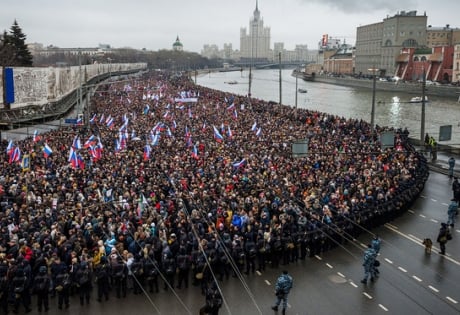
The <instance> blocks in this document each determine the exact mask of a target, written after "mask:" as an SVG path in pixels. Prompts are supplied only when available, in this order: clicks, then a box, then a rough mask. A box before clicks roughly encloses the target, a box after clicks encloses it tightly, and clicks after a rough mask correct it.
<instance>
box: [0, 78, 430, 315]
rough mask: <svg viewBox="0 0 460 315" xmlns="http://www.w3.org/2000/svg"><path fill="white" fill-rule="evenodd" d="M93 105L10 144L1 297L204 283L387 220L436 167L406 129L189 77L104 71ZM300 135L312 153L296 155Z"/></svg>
mask: <svg viewBox="0 0 460 315" xmlns="http://www.w3.org/2000/svg"><path fill="white" fill-rule="evenodd" d="M90 111H91V114H90V115H89V117H88V121H85V122H83V123H81V124H80V123H78V124H76V125H74V126H69V127H65V128H61V129H58V130H55V131H50V132H47V133H46V134H34V136H33V137H30V138H27V139H25V140H22V141H17V142H12V141H8V139H4V140H3V141H2V143H1V148H0V149H1V151H0V152H2V154H0V163H1V169H0V199H1V203H0V206H1V211H0V228H1V233H0V278H2V279H4V281H2V283H3V282H4V286H2V287H1V291H2V295H1V298H0V303H1V306H2V310H3V311H6V310H7V308H8V306H9V305H10V306H11V304H13V310H14V311H16V312H17V311H18V309H19V308H20V305H21V304H22V305H24V308H25V310H26V311H30V310H31V307H32V306H31V295H33V294H37V295H39V294H38V292H46V293H43V295H44V296H42V298H41V302H40V303H41V304H40V305H42V304H43V309H45V310H46V309H47V308H48V307H49V303H48V300H47V294H51V295H57V297H58V307H59V308H65V307H68V306H69V298H68V297H69V295H72V294H76V295H79V296H80V303H81V304H82V305H84V304H85V303H89V302H90V297H91V296H90V294H88V292H90V290H91V289H92V288H93V286H94V287H95V288H96V289H97V292H96V293H95V295H96V297H97V299H98V300H99V301H101V302H102V301H105V300H108V299H109V298H110V297H112V296H113V297H117V298H124V297H126V296H127V295H129V294H140V293H143V292H146V291H149V292H159V286H161V285H162V286H163V289H164V290H177V289H179V290H181V289H186V288H188V287H189V280H192V281H193V283H192V284H193V285H196V286H198V287H201V289H202V290H203V293H206V290H207V283H209V282H213V281H223V280H224V279H229V278H230V277H241V276H242V273H246V274H247V275H250V274H251V273H254V272H255V271H256V270H259V271H263V270H264V269H265V268H266V267H274V268H276V267H278V265H280V264H281V265H287V264H290V263H292V262H295V261H298V260H301V259H305V258H306V257H308V256H314V255H317V254H320V253H321V252H324V251H327V250H329V249H331V248H332V247H335V246H338V245H340V244H344V243H346V242H347V241H348V240H350V239H351V238H353V237H355V236H357V235H358V234H360V233H361V232H362V231H363V230H367V229H369V228H372V227H374V226H377V225H380V224H382V223H384V222H387V221H389V220H391V219H392V218H394V217H396V216H398V215H400V214H402V213H403V212H404V211H405V210H406V209H407V208H408V206H409V205H410V203H411V202H412V201H413V200H414V199H415V198H416V197H417V196H418V194H419V193H420V192H421V190H422V189H423V186H424V184H425V181H426V179H427V177H428V167H427V164H426V158H425V157H424V156H423V155H420V154H418V153H417V152H416V151H415V150H414V149H413V147H411V146H410V144H409V143H408V141H407V140H408V139H407V136H408V135H407V133H405V132H403V131H401V130H394V134H395V145H394V146H393V147H391V148H387V147H383V146H381V143H380V141H379V135H380V134H381V132H383V131H385V130H387V129H386V128H384V127H380V126H375V129H372V128H371V126H370V125H369V124H368V123H366V122H365V121H363V120H356V119H346V118H343V117H337V116H334V115H332V114H326V113H321V112H317V111H312V110H307V109H294V108H292V107H289V106H282V105H279V104H273V103H271V102H266V101H263V100H259V99H255V98H251V99H248V98H247V97H243V96H239V95H232V94H231V93H226V92H222V91H216V90H212V89H209V88H205V87H201V86H197V85H195V84H194V83H193V82H192V81H191V80H189V78H187V77H185V76H172V75H170V74H167V73H163V72H153V73H147V74H144V75H143V76H141V77H137V78H133V79H130V80H129V82H127V81H126V80H125V81H123V82H112V83H111V84H105V85H101V88H99V89H98V90H97V91H96V92H95V94H94V96H93V97H92V103H91V107H90ZM305 139H306V140H307V142H308V152H305V154H303V155H301V156H297V157H295V156H293V155H292V144H293V142H295V141H297V140H302V141H304V140H305ZM18 151H19V152H18ZM18 154H21V158H18V156H17V155H18ZM24 159H26V160H25V161H24ZM211 271H212V272H211ZM41 272H43V273H41ZM82 273H85V275H84V276H83V275H82ZM40 275H41V276H45V278H46V276H49V285H48V288H47V290H43V291H40V286H39V285H38V282H37V279H39V278H40ZM213 275H216V278H217V279H214V276H213ZM82 279H85V281H84V282H82ZM19 287H21V288H20V289H18V288H19ZM130 289H131V290H132V292H131V291H130ZM41 307H42V306H39V310H41Z"/></svg>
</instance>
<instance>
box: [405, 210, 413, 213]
mask: <svg viewBox="0 0 460 315" xmlns="http://www.w3.org/2000/svg"><path fill="white" fill-rule="evenodd" d="M407 212H409V213H415V211H414V210H407Z"/></svg>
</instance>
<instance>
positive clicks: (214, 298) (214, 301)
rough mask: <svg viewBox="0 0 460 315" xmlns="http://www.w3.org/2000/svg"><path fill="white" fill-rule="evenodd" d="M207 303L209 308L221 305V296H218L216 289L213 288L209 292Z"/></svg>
mask: <svg viewBox="0 0 460 315" xmlns="http://www.w3.org/2000/svg"><path fill="white" fill-rule="evenodd" d="M208 304H209V307H211V308H220V307H221V306H222V297H221V296H220V294H219V291H218V290H214V291H213V292H212V293H211V295H210V299H208Z"/></svg>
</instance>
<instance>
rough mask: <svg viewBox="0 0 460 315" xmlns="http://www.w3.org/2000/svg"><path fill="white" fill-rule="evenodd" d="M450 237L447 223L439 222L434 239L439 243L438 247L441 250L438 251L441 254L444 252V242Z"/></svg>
mask: <svg viewBox="0 0 460 315" xmlns="http://www.w3.org/2000/svg"><path fill="white" fill-rule="evenodd" d="M450 238H451V236H450V232H449V228H448V226H447V224H446V223H441V228H440V229H439V234H438V238H437V239H436V241H437V242H438V243H439V247H440V248H441V251H440V252H439V253H440V254H441V255H445V254H446V243H447V241H448V240H449V239H450Z"/></svg>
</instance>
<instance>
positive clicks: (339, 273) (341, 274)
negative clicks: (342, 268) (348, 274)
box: [337, 272, 345, 278]
mask: <svg viewBox="0 0 460 315" xmlns="http://www.w3.org/2000/svg"><path fill="white" fill-rule="evenodd" d="M337 274H338V275H339V276H341V277H342V278H345V275H344V274H343V273H341V272H337Z"/></svg>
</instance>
